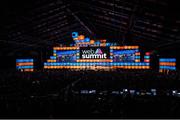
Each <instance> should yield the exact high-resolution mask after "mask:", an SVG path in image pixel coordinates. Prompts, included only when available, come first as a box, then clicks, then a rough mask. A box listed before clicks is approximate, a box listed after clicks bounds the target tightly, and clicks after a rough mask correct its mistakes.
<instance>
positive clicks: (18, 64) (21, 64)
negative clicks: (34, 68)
mask: <svg viewBox="0 0 180 120" xmlns="http://www.w3.org/2000/svg"><path fill="white" fill-rule="evenodd" d="M26 65H27V66H28V65H33V62H26V63H16V66H26Z"/></svg>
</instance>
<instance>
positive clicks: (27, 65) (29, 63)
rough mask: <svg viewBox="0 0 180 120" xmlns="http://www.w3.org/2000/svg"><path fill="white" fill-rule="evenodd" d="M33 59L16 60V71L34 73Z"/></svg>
mask: <svg viewBox="0 0 180 120" xmlns="http://www.w3.org/2000/svg"><path fill="white" fill-rule="evenodd" d="M33 62H34V60H33V59H16V69H17V70H20V71H25V72H33V71H34V64H33Z"/></svg>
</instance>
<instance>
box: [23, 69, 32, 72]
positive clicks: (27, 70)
mask: <svg viewBox="0 0 180 120" xmlns="http://www.w3.org/2000/svg"><path fill="white" fill-rule="evenodd" d="M24 71H25V72H33V71H34V70H33V69H24Z"/></svg>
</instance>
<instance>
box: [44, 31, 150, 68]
mask: <svg viewBox="0 0 180 120" xmlns="http://www.w3.org/2000/svg"><path fill="white" fill-rule="evenodd" d="M72 38H73V40H74V41H75V44H74V45H73V44H71V45H70V46H69V47H63V46H62V47H54V48H53V56H50V59H48V60H47V62H45V63H44V68H45V69H62V68H67V69H69V68H70V69H73V68H74V69H81V68H92V67H96V68H112V69H116V68H123V69H150V54H149V53H148V52H147V53H146V54H145V56H144V61H143V62H141V61H140V52H138V51H139V46H118V45H117V44H116V43H106V40H96V41H95V40H90V38H88V37H85V36H84V35H79V34H78V32H73V33H72ZM87 46H91V47H93V46H94V47H110V59H80V57H79V55H80V50H79V47H87ZM71 50H76V62H58V61H57V51H66V52H70V51H71ZM115 51H116V54H118V53H117V52H122V51H125V53H124V54H127V53H128V52H132V51H133V52H134V54H135V60H134V62H114V61H113V55H114V54H115V53H114V52H115ZM119 54H122V53H119Z"/></svg>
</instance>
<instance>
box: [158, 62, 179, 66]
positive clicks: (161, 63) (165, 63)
mask: <svg viewBox="0 0 180 120" xmlns="http://www.w3.org/2000/svg"><path fill="white" fill-rule="evenodd" d="M159 64H160V65H164V66H176V63H173V62H172V63H171V62H160V63H159Z"/></svg>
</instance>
